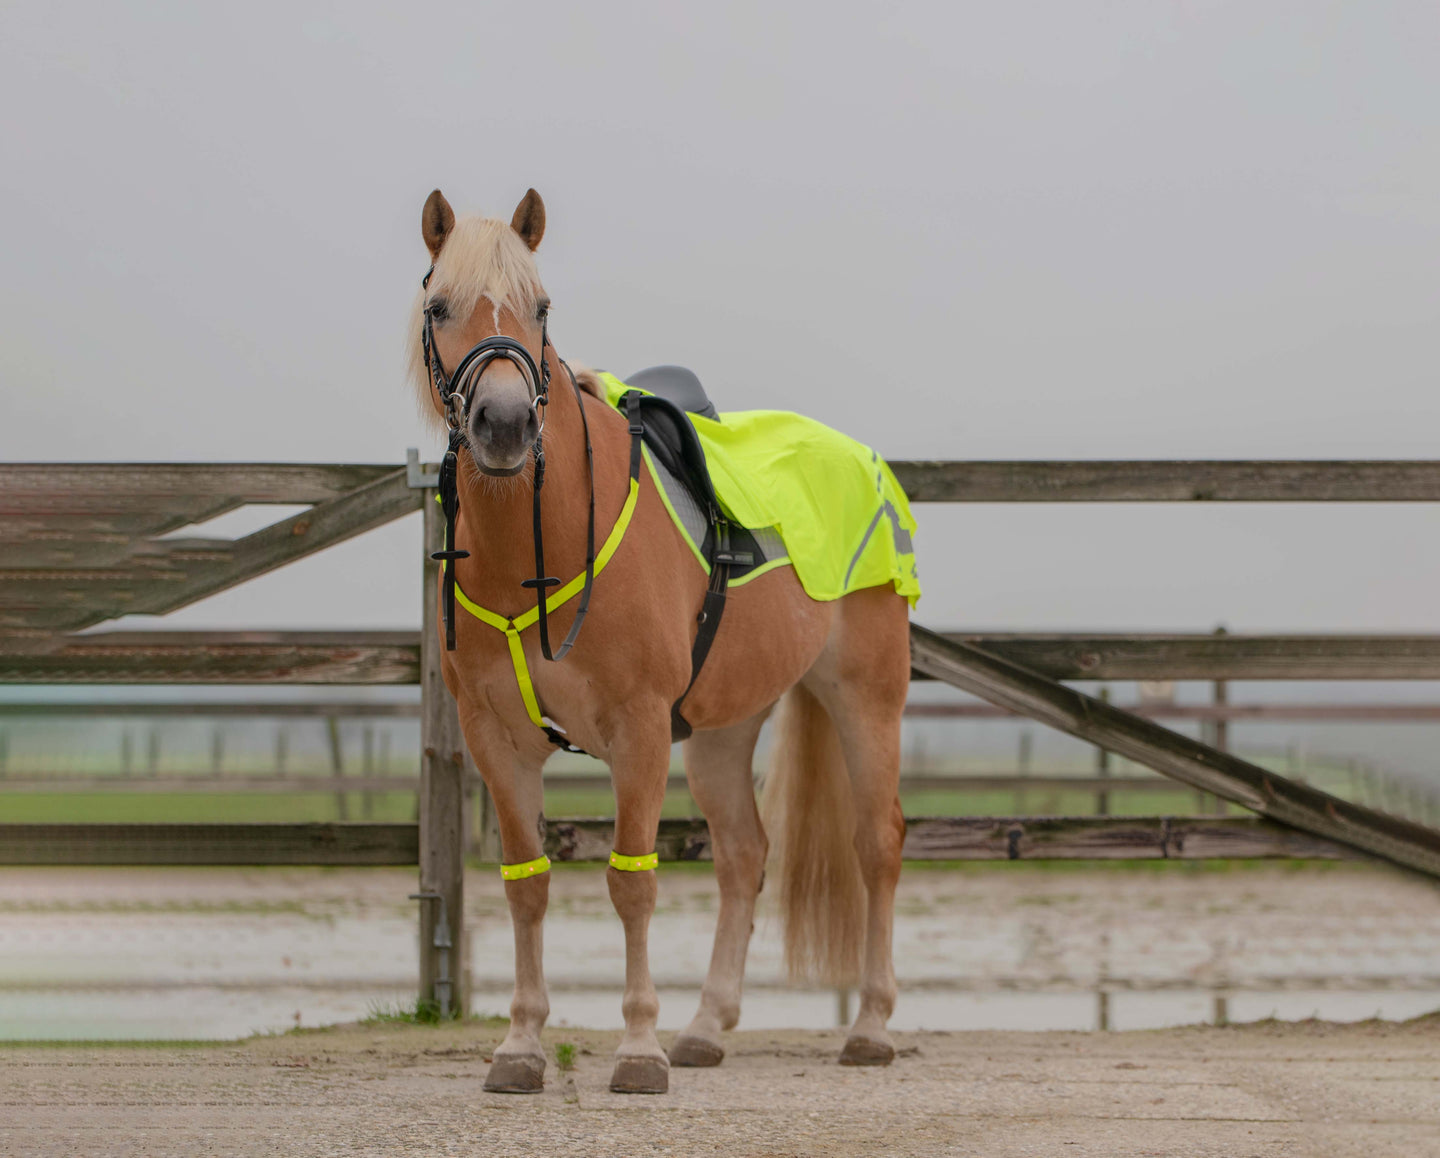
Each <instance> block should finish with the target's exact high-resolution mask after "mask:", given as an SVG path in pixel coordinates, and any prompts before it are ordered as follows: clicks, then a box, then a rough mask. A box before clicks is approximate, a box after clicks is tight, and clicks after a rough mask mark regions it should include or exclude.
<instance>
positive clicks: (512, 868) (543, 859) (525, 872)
mask: <svg viewBox="0 0 1440 1158" xmlns="http://www.w3.org/2000/svg"><path fill="white" fill-rule="evenodd" d="M549 871H550V858H549V857H548V856H538V857H536V858H535V859H534V860H527V861H526V862H525V863H524V864H502V865H501V866H500V875H501V876H502V877H504V878H505V879H506V880H507V881H523V880H524V879H525V878H526V877H538V876H539V875H540V874H541V873H548V872H549Z"/></svg>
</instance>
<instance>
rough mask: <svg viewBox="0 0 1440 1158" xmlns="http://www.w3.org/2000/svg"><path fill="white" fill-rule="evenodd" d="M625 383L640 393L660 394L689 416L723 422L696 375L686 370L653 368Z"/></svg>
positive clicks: (635, 375)
mask: <svg viewBox="0 0 1440 1158" xmlns="http://www.w3.org/2000/svg"><path fill="white" fill-rule="evenodd" d="M625 383H626V385H627V386H638V387H639V388H640V389H641V390H648V391H650V393H651V394H658V395H659V396H660V397H661V398H668V399H669V400H670V401H671V402H673V403H675V405H676V406H678V407H680V409H681V410H684V411H686V412H687V413H690V414H698V415H700V416H701V417H702V418H713V419H714V420H715V421H717V422H718V421H720V415H719V414H717V413H716V412H715V404H714V403H713V402H711V401H710V399H709V397H708V396H707V395H706V393H705V387H704V386H702V385H700V379H699V378H698V377H697V376H696V374H695V371H693V370H687V369H685V367H684V366H651V367H650V368H649V369H648V370H637V371H636V372H635V373H633V374H631V375H630V377H628V378H626V379H625Z"/></svg>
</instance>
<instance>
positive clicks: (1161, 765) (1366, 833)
mask: <svg viewBox="0 0 1440 1158" xmlns="http://www.w3.org/2000/svg"><path fill="white" fill-rule="evenodd" d="M910 657H911V663H912V664H913V665H914V667H915V669H916V670H917V671H923V672H925V673H926V674H927V675H929V676H931V677H933V678H934V679H937V680H943V681H944V682H945V683H948V684H952V685H953V686H955V687H957V688H960V689H961V690H962V691H967V692H970V693H971V694H972V695H976V696H979V697H980V698H981V699H983V700H987V701H989V702H990V703H992V704H996V705H998V706H1000V707H1003V708H1008V709H1009V710H1010V711H1012V712H1016V713H1018V714H1020V715H1023V716H1028V717H1030V718H1031V719H1033V720H1038V721H1039V722H1040V723H1042V724H1048V725H1049V726H1050V727H1052V728H1057V729H1059V730H1060V731H1062V732H1068V733H1069V734H1070V735H1072V736H1076V737H1078V738H1080V739H1082V740H1088V741H1089V742H1090V743H1092V744H1097V745H1099V746H1100V747H1102V748H1105V749H1108V750H1109V751H1111V752H1115V753H1118V754H1119V755H1121V756H1124V757H1126V758H1127V759H1130V760H1134V761H1135V762H1136V763H1139V764H1144V765H1146V766H1147V767H1150V768H1153V769H1155V771H1157V772H1161V773H1164V774H1165V775H1166V776H1171V777H1173V778H1175V779H1176V780H1180V781H1183V782H1184V783H1186V784H1189V785H1191V786H1193V787H1195V788H1200V789H1203V790H1204V791H1206V792H1212V793H1214V794H1215V795H1216V796H1219V797H1222V798H1223V799H1225V800H1229V801H1231V802H1233V803H1235V804H1239V805H1241V806H1242V807H1245V808H1249V809H1251V810H1252V811H1254V812H1257V813H1259V814H1260V815H1261V816H1266V817H1269V818H1270V819H1271V820H1278V821H1280V822H1281V823H1282V824H1288V825H1291V826H1292V827H1294V828H1298V829H1301V830H1303V831H1305V832H1309V833H1313V834H1314V835H1316V836H1322V837H1325V838H1327V839H1329V840H1334V841H1337V842H1339V843H1341V844H1345V845H1348V846H1350V847H1351V848H1356V849H1359V850H1360V851H1362V852H1368V853H1371V854H1373V855H1375V856H1380V857H1384V858H1385V859H1386V860H1390V861H1394V862H1395V863H1396V864H1400V865H1404V866H1405V867H1407V868H1412V869H1417V870H1419V871H1420V872H1423V873H1427V874H1428V875H1430V876H1435V877H1440V831H1436V830H1435V829H1432V828H1426V827H1424V826H1423V825H1419V824H1413V823H1411V822H1410V821H1408V820H1401V819H1400V818H1398V817H1394V816H1389V815H1387V814H1385V813H1383V812H1376V811H1375V810H1373V809H1370V808H1366V807H1364V806H1363V805H1359V804H1352V803H1351V802H1349V801H1346V800H1341V799H1340V798H1339V797H1337V796H1331V795H1330V794H1329V793H1328V792H1321V791H1320V790H1319V789H1318V788H1311V787H1309V786H1308V785H1305V784H1297V783H1295V782H1294V781H1293V780H1289V779H1286V778H1285V777H1284V776H1280V775H1278V774H1276V773H1274V772H1270V771H1267V770H1266V769H1264V768H1261V767H1259V766H1258V765H1256V764H1251V763H1249V762H1248V761H1246V760H1241V759H1240V758H1239V757H1237V756H1232V755H1230V753H1228V752H1221V751H1220V750H1218V749H1216V748H1212V747H1210V746H1209V745H1206V744H1202V743H1200V742H1199V741H1198V740H1192V739H1190V737H1188V736H1182V735H1180V734H1179V733H1178V732H1172V731H1171V730H1170V729H1168V728H1163V727H1161V726H1160V725H1159V724H1156V723H1154V722H1152V721H1150V720H1146V719H1143V718H1141V717H1140V716H1135V715H1132V714H1130V713H1129V712H1126V711H1123V710H1121V709H1120V708H1116V707H1114V706H1112V705H1110V704H1107V703H1103V702H1102V701H1100V700H1097V699H1093V698H1092V697H1090V696H1087V695H1084V694H1083V693H1081V692H1077V691H1076V690H1075V689H1074V688H1069V687H1066V686H1065V685H1064V684H1062V683H1059V682H1057V681H1056V680H1053V679H1050V678H1049V677H1047V676H1043V675H1040V674H1038V673H1037V672H1033V671H1031V670H1030V669H1029V668H1025V667H1022V666H1020V665H1019V664H1017V663H1013V662H1011V661H1010V660H1007V659H1002V658H1000V657H999V656H996V655H992V654H990V653H989V652H986V651H982V650H981V649H980V648H978V647H973V646H971V645H969V644H966V643H957V642H955V641H953V640H950V639H946V638H944V637H943V636H940V635H936V634H935V633H934V632H933V631H927V630H926V629H925V628H923V627H919V626H916V625H915V624H911V625H910Z"/></svg>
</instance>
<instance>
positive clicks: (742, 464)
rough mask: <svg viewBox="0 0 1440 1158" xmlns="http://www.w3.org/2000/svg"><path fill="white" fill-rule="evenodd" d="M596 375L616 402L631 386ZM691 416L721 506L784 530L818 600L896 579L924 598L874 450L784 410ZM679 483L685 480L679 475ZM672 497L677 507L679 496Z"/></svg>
mask: <svg viewBox="0 0 1440 1158" xmlns="http://www.w3.org/2000/svg"><path fill="white" fill-rule="evenodd" d="M599 378H600V381H601V382H602V384H603V385H604V386H605V391H606V400H607V401H608V402H609V403H610V405H612V406H616V405H617V404H618V403H619V400H620V398H621V397H622V396H623V395H624V394H625V392H626V391H627V390H630V389H632V387H630V386H627V385H626V384H625V383H624V382H622V381H621V380H620V379H619V378H616V377H615V376H614V375H613V374H600V375H599ZM690 420H691V422H692V423H693V425H694V427H695V432H696V433H697V434H698V435H699V437H700V444H701V446H702V447H703V448H704V450H705V461H706V466H707V467H708V468H709V471H710V479H711V482H712V483H713V484H714V487H715V493H716V495H717V497H718V498H719V500H720V505H721V506H722V507H723V508H724V510H725V514H726V515H727V516H728V517H729V518H730V519H731V520H732V521H734V522H736V523H738V524H739V525H740V526H742V527H750V528H756V527H759V528H768V529H771V530H773V531H774V532H776V533H778V534H779V536H780V538H781V539H782V540H783V542H784V548H785V553H786V554H787V555H788V557H789V561H790V564H791V565H792V566H793V567H794V568H795V574H796V575H797V577H798V578H799V579H800V582H801V584H802V585H803V586H804V588H805V591H806V594H808V595H809V596H810V597H811V598H812V599H822V600H828V599H839V598H840V597H841V596H842V595H847V594H849V593H850V592H851V591H858V590H860V589H862V588H865V587H879V586H881V585H883V584H886V583H890V584H893V585H894V587H895V590H896V591H898V592H899V593H900V594H901V595H903V596H905V597H906V598H907V599H908V600H909V601H910V604H911V606H912V607H913V606H914V605H915V604H916V603H917V602H918V601H919V599H920V576H919V572H918V570H917V569H916V565H915V547H914V541H913V538H912V536H913V534H914V532H915V519H914V516H912V515H911V513H910V503H909V500H908V499H907V498H906V497H905V492H904V491H903V490H902V489H901V487H900V484H899V482H898V481H896V478H895V475H894V473H893V472H892V471H891V470H890V467H889V466H888V465H886V463H885V460H884V459H882V458H881V457H880V456H879V455H878V454H876V453H875V451H873V450H871V449H870V448H869V447H867V446H864V445H863V444H861V443H859V442H856V441H855V440H854V439H852V438H849V437H847V436H846V435H844V434H841V433H840V432H839V431H838V430H832V429H831V428H830V427H828V426H825V425H824V424H823V423H820V422H816V421H815V420H814V419H813V418H806V417H805V416H804V415H800V414H792V413H790V412H789V411H784V410H739V411H727V412H724V413H722V414H721V415H720V418H719V419H718V420H715V419H709V418H704V417H701V416H700V415H695V414H692V415H690ZM675 489H676V490H683V489H684V488H683V487H682V486H680V484H679V483H678V482H677V483H676V485H675ZM667 505H671V506H672V514H674V513H675V510H674V507H673V501H672V502H671V503H669V504H667ZM676 522H677V524H679V523H680V519H679V518H678V517H677V518H676ZM767 554H768V553H767ZM777 562H778V560H777Z"/></svg>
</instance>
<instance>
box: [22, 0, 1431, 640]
mask: <svg viewBox="0 0 1440 1158" xmlns="http://www.w3.org/2000/svg"><path fill="white" fill-rule="evenodd" d="M1437 34H1440V8H1437V7H1436V6H1435V5H1433V4H1430V3H1410V4H1396V3H1377V2H1374V0H1370V2H1367V3H1351V4H1346V5H1340V4H1325V3H1316V2H1314V0H1306V2H1297V3H1257V2H1248V3H1238V4H1203V3H1187V4H1180V3H1166V4H1156V3H1153V2H1152V3H1134V4H1103V3H1086V4H1075V3H1070V2H1068V0H1066V2H1053V3H1036V4H1023V3H1021V4H987V5H974V4H961V5H957V4H953V3H949V4H933V5H890V6H884V7H883V8H882V7H881V6H873V7H868V8H865V9H860V8H858V7H856V6H851V11H850V14H848V15H847V14H843V13H841V12H840V11H839V6H836V5H833V4H804V5H788V6H779V5H775V4H727V5H706V6H699V5H679V4H673V3H670V4H654V5H646V6H642V5H634V4H628V5H616V4H605V5H597V4H576V3H568V2H563V0H557V2H551V3H546V4H536V5H513V4H512V5H504V6H491V5H477V4H465V5H452V4H447V3H441V2H432V3H429V4H426V5H423V6H422V5H394V6H380V5H371V4H354V3H350V4H331V5H321V4H296V3H285V4H248V5H244V6H223V7H222V6H208V5H203V6H202V5H195V4H174V5H168V4H158V3H150V4H144V5H137V4H130V5H115V4H105V5H98V4H73V5H65V6H57V5H54V4H31V3H20V2H17V0H9V2H8V3H7V4H6V5H5V6H4V9H3V13H0V100H3V104H4V107H5V109H6V110H7V114H6V116H5V118H4V124H3V130H0V132H3V157H4V162H3V165H0V236H3V237H4V253H5V260H4V262H3V264H0V294H3V314H4V319H5V322H4V326H3V330H0V334H3V343H0V359H3V379H0V381H3V385H0V457H4V458H6V459H79V460H87V459H112V460H128V459H135V460H143V459H150V460H168V459H209V460H220V459H232V460H265V459H277V460H307V459H311V460H346V459H348V460H352V461H354V460H361V461H384V460H395V461H398V460H399V459H400V458H401V457H402V456H403V454H404V450H405V447H406V446H407V445H417V444H418V445H422V446H427V447H428V448H429V449H430V451H431V452H432V453H433V450H434V448H433V444H431V443H429V442H428V441H427V438H426V436H425V435H424V433H423V432H422V430H421V427H420V425H419V423H418V421H417V420H416V419H415V416H414V412H413V407H412V402H411V399H410V396H409V393H408V392H407V390H406V389H405V388H404V386H403V384H402V382H401V364H402V350H401V338H402V328H403V327H402V323H403V317H404V311H405V308H406V305H407V303H408V301H409V299H410V297H411V295H412V293H413V292H414V289H415V285H416V282H417V280H418V278H419V277H420V275H421V274H422V273H423V272H424V268H425V264H426V263H425V254H424V251H423V248H422V246H421V243H420V239H419V226H418V222H419V211H420V205H421V203H422V201H423V200H424V197H425V195H426V194H427V193H428V192H429V190H430V189H431V188H432V187H434V186H436V185H439V186H440V187H441V188H443V189H444V190H445V192H446V193H447V195H448V196H449V197H450V199H451V201H452V202H453V203H454V204H455V205H456V208H457V209H458V210H460V211H462V212H465V211H475V210H483V211H485V212H487V213H489V214H493V215H503V216H507V217H508V215H509V213H510V212H511V210H512V209H513V207H514V205H515V203H516V201H517V200H518V199H519V197H520V196H521V195H522V194H523V193H524V191H525V188H526V186H528V185H534V186H535V187H536V188H538V189H539V190H540V192H541V193H542V194H543V196H544V197H545V201H546V204H547V206H548V209H549V221H550V225H549V231H548V233H547V235H546V239H545V243H544V245H543V246H542V247H541V250H540V259H541V270H542V273H543V275H544V277H545V281H546V284H547V288H548V289H549V291H550V293H551V296H552V297H553V299H554V302H555V310H554V315H553V324H552V333H553V334H554V337H555V340H556V342H557V345H558V346H559V348H560V350H561V352H562V353H564V354H565V355H567V356H570V357H574V358H577V359H580V360H582V361H586V362H589V363H591V364H596V365H600V366H604V367H606V368H610V369H614V370H617V371H620V372H624V371H627V370H631V369H636V368H638V367H640V366H642V365H646V364H649V363H653V362H661V361H680V362H684V363H687V364H689V365H691V366H693V367H694V368H695V369H696V370H697V371H698V372H699V373H700V374H701V376H702V378H704V379H705V381H706V382H707V384H708V385H709V386H710V388H711V391H712V393H713V394H714V395H715V396H716V397H717V398H718V400H719V401H720V404H721V407H722V409H725V408H730V409H739V408H744V407H752V406H781V407H786V408H791V409H797V410H804V411H807V412H809V413H811V414H814V415H816V416H817V417H819V418H821V419H823V420H825V421H828V422H830V423H832V424H834V425H836V426H839V427H841V428H842V429H844V430H846V431H848V432H849V433H851V434H854V435H856V436H857V437H860V438H862V439H864V440H865V441H868V442H870V443H872V444H873V445H875V446H876V447H877V448H879V449H880V450H881V451H882V452H883V453H885V454H887V455H890V456H892V457H920V456H933V457H940V458H947V457H950V458H1010V457H1014V458H1026V457H1076V458H1082V457H1180V456H1196V457H1361V456H1366V457H1371V456H1373V457H1429V456H1432V455H1434V453H1435V444H1436V438H1435V434H1436V429H1437V423H1436V419H1437V417H1440V397H1437V391H1436V390H1435V380H1436V369H1437V353H1436V335H1437V333H1440V329H1437V325H1436V323H1437V320H1440V318H1437V314H1440V293H1437V270H1440V262H1437V258H1440V159H1437V158H1440V153H1437V151H1436V142H1437V132H1436V128H1437V120H1440V100H1437V91H1436V84H1435V80H1434V75H1435V61H1436V59H1437V48H1440V35H1437ZM917 513H918V514H919V516H920V518H921V535H920V537H919V540H918V546H919V550H920V559H921V573H922V577H923V578H924V579H925V580H926V582H927V594H926V598H925V600H924V601H923V602H922V603H921V605H920V609H919V612H918V614H917V618H919V619H920V620H922V621H927V622H931V623H936V624H947V625H948V624H974V625H1004V626H1013V627H1108V628H1114V629H1125V628H1134V629H1154V628H1205V627H1209V626H1211V625H1213V623H1215V622H1217V621H1220V620H1225V621H1227V622H1228V623H1230V624H1231V626H1232V627H1236V628H1250V629H1302V630H1303V629H1311V630H1317V629H1326V628H1330V629H1341V630H1344V629H1348V630H1360V629H1405V628H1415V629H1426V630H1436V629H1440V609H1437V608H1436V601H1435V596H1434V591H1435V577H1436V576H1437V575H1440V535H1437V533H1436V532H1437V530H1440V515H1437V512H1435V511H1434V510H1433V509H1431V508H1428V507H1411V508H1348V509H1347V508H1330V509H1313V510H1312V509H1308V508H1307V509H1299V508H1293V507H1289V508H1286V507H1250V508H1243V509H1241V508H1236V507H1226V508H1208V509H1190V508H1186V509H1174V508H1162V507H1145V508H1134V507H1131V508H1125V507H1108V508H1093V507H1092V508H1083V507H1064V508H1033V507H1032V508H1019V507H1006V508H995V507H985V508H971V507H967V508H963V509H961V508H949V509H939V508H928V509H927V508H923V507H922V508H920V509H919V510H918V511H917ZM411 522H412V523H413V520H412V521H411ZM418 550H419V541H418V533H417V532H416V530H415V528H414V527H413V526H412V525H408V524H407V525H405V526H399V527H395V528H391V529H389V530H386V531H382V532H378V533H376V534H375V535H373V536H370V537H367V538H366V539H362V540H359V541H357V542H356V543H354V544H351V545H349V546H347V547H344V548H341V549H338V550H337V551H336V552H335V553H334V556H333V558H334V559H335V560H336V563H335V564H334V566H331V565H330V564H328V563H327V564H325V565H320V564H318V563H317V562H315V561H312V562H308V563H305V564H301V565H298V566H297V567H294V568H291V569H289V570H287V571H286V572H282V573H279V574H277V575H275V576H271V577H269V578H267V579H265V580H263V581H261V582H259V583H257V584H254V585H251V586H250V587H248V588H244V589H241V590H239V591H236V592H234V593H231V594H228V595H225V596H222V597H219V598H217V599H214V600H211V601H209V602H208V603H206V604H203V605H200V606H197V607H196V608H193V609H191V610H190V611H188V612H185V613H182V614H181V615H180V616H177V617H172V620H171V622H174V623H175V624H176V625H180V624H182V623H183V624H186V625H201V624H217V625H225V626H229V625H235V624H240V623H249V624H255V625H257V626H261V625H273V626H311V625H313V626H327V625H341V624H347V625H355V626H359V625H365V624H402V623H408V622H414V621H415V620H416V619H417V618H418V611H417V606H418V604H417V601H418V598H419V595H418V566H419V561H418ZM337 575H338V576H341V577H343V581H341V582H334V581H333V580H334V579H335V577H336V576H337ZM317 576H324V577H328V578H329V579H330V580H331V581H330V582H327V583H326V585H325V587H324V589H323V591H322V590H320V589H319V588H318V586H317V585H316V584H314V583H312V582H310V580H312V579H314V578H315V577H317Z"/></svg>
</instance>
